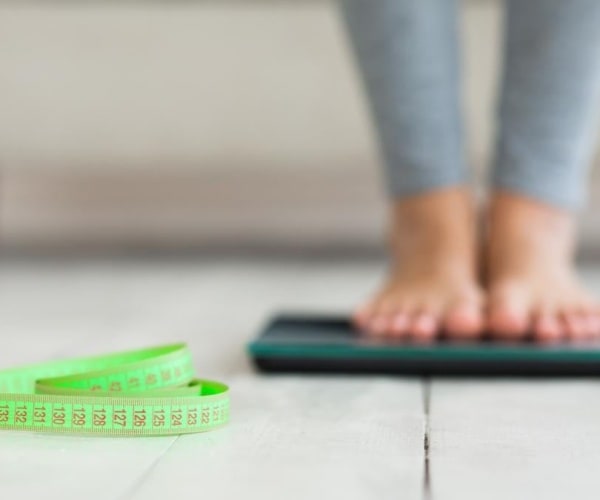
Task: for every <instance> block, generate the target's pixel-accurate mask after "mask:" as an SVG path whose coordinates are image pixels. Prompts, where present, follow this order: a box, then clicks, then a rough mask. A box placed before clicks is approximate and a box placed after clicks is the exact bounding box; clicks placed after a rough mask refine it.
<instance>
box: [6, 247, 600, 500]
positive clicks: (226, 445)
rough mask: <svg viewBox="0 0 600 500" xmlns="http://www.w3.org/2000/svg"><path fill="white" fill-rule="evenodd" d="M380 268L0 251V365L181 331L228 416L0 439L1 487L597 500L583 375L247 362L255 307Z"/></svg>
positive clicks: (597, 441)
mask: <svg viewBox="0 0 600 500" xmlns="http://www.w3.org/2000/svg"><path fill="white" fill-rule="evenodd" d="M380 274H381V266H380V265H378V264H377V263H369V262H352V261H340V260H332V261H313V262H309V261H304V262H293V261H269V260H266V259H263V260H254V261H241V260H230V259H224V258H223V259H213V260H204V261H193V260H189V259H188V260H183V261H175V260H168V261H165V260H140V261H135V260H120V261H110V260H96V261H69V260H66V259H65V260H62V261H37V262H32V261H21V262H14V261H13V262H11V261H5V262H2V263H0V321H1V325H2V339H3V344H2V349H1V350H0V365H2V366H10V365H15V364H19V363H25V362H33V361H37V360H43V359H51V358H57V357H62V356H69V355H80V354H90V353H102V352H107V351H112V350H115V349H124V348H131V347H138V346H144V345H149V344H155V343H161V342H168V341H171V340H179V339H181V340H185V341H187V342H189V344H190V345H191V347H192V349H193V351H194V355H195V359H196V365H197V368H198V372H199V373H200V374H202V375H204V376H208V377H218V378H220V379H224V380H226V381H227V382H229V383H230V384H231V387H232V401H233V411H232V422H231V424H230V425H229V426H228V427H227V428H225V429H223V430H220V431H216V432H213V433H208V434H202V435H192V436H183V437H179V438H154V439H152V438H148V439H100V438H93V439H92V438H71V437H64V436H46V435H30V434H13V433H3V434H0V485H1V487H2V498H19V499H20V498H25V499H28V498H44V497H47V496H48V495H50V494H51V496H52V498H62V499H80V498H89V499H96V498H97V499H103V500H105V499H125V498H135V499H165V498H173V495H174V494H180V495H181V496H184V495H185V497H187V498H204V497H206V498H211V499H220V498H224V499H230V498H231V499H238V498H246V499H250V500H252V499H261V500H271V499H281V498H286V499H309V498H311V499H312V498H345V499H387V498H389V499H392V498H402V499H412V498H435V499H454V498H456V499H481V498H493V499H495V498H511V499H514V498H516V499H520V498H523V499H529V498H544V499H546V498H557V499H558V498H565V497H567V496H569V497H571V498H577V499H580V498H590V499H592V498H597V496H598V491H600V478H598V474H597V473H596V472H595V469H596V466H597V463H598V460H600V403H598V401H600V383H599V382H596V381H593V380H582V381H537V382H524V381H516V380H512V381H493V380H492V381H475V380H460V381H459V380H444V381H440V380H433V381H431V382H430V383H427V382H424V381H421V380H419V379H402V378H390V377H352V378H342V377H314V376H313V377H306V378H303V377H298V376H285V377H283V376H281V377H267V376H260V375H257V374H255V373H253V371H252V368H251V366H250V364H249V363H248V361H247V359H246V357H245V354H244V351H243V346H244V343H245V342H246V341H247V340H249V339H250V338H251V337H252V336H253V335H254V334H255V332H256V331H257V329H258V328H259V326H260V324H261V323H262V322H263V321H264V320H265V319H266V317H267V316H268V315H269V314H270V313H271V312H273V311H276V310H279V309H313V310H327V311H346V310H348V309H349V308H350V307H351V306H352V305H353V304H354V303H356V302H357V301H358V300H359V299H360V298H361V297H362V296H363V295H364V294H365V293H367V292H368V290H370V289H371V288H372V287H373V286H374V285H375V283H376V282H377V281H378V279H379V277H380ZM586 276H587V277H588V279H589V280H590V281H591V282H592V284H593V283H600V280H598V277H600V275H599V274H598V273H593V272H588V273H587V274H586ZM426 402H428V403H429V404H428V405H427V404H425V403H426ZM426 437H427V442H428V449H426V448H427V447H426V446H425V441H426Z"/></svg>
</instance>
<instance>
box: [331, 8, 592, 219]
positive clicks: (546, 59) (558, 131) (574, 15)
mask: <svg viewBox="0 0 600 500" xmlns="http://www.w3.org/2000/svg"><path fill="white" fill-rule="evenodd" d="M340 1H341V5H342V11H343V13H344V17H345V18H346V20H347V25H348V30H349V32H350V35H351V39H352V41H353V44H354V47H355V50H356V54H357V57H358V61H359V66H360V68H361V70H362V74H363V75H364V80H365V82H366V88H367V91H368V94H369V97H370V102H371V108H372V111H373V115H374V117H375V122H376V125H377V129H378V132H379V136H380V139H381V144H382V150H383V154H384V158H385V161H386V164H387V166H388V168H387V172H388V184H389V187H390V193H391V195H392V196H394V197H402V196H406V195H410V194H416V193H419V192H423V191H428V190H432V189H436V188H442V187H447V186H452V185H457V184H461V183H463V182H465V179H466V176H467V171H468V169H467V162H466V160H465V155H464V147H463V131H462V123H461V122H462V120H461V113H460V82H459V80H460V78H459V47H458V45H459V44H458V37H457V24H458V23H457V10H458V5H457V1H456V0H340ZM505 3H506V29H505V35H506V42H505V57H504V59H505V61H504V75H503V84H502V91H501V97H500V105H499V133H498V141H497V146H496V152H495V159H494V168H493V185H494V187H496V188H499V189H505V190H510V191H513V192H517V193H521V194H524V195H526V196H529V197H533V198H536V199H539V200H542V201H544V202H546V203H550V204H553V205H557V206H560V207H565V208H575V207H577V206H578V205H579V204H580V203H581V202H582V201H583V194H584V183H585V182H584V181H585V172H586V167H587V164H588V163H589V156H590V153H591V151H592V146H593V139H594V138H595V135H596V129H595V127H594V124H595V115H596V113H595V111H596V107H597V104H598V103H599V102H598V101H599V97H600V0H505Z"/></svg>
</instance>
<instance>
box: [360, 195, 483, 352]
mask: <svg viewBox="0 0 600 500" xmlns="http://www.w3.org/2000/svg"><path fill="white" fill-rule="evenodd" d="M391 239H392V259H393V265H392V269H391V272H390V276H389V278H388V280H387V283H386V284H385V285H384V286H383V288H382V289H381V290H380V291H379V292H378V293H377V294H376V295H375V297H374V298H373V299H372V300H370V301H369V302H368V303H367V304H366V305H364V306H363V307H361V308H360V309H359V310H358V311H357V312H356V314H355V315H354V321H355V324H356V325H357V326H358V327H359V328H360V329H362V330H363V331H365V332H366V333H367V334H369V335H372V336H381V337H384V336H387V337H396V338H411V339H413V340H417V341H429V340H431V339H432V338H434V337H435V336H436V335H438V334H439V333H440V332H442V331H443V332H445V333H447V334H448V335H449V336H451V337H453V338H461V339H472V338H476V337H478V336H479V335H480V334H481V332H482V329H483V322H484V321H483V312H482V310H483V304H482V293H481V291H480V289H479V286H478V284H477V243H476V241H477V239H476V217H475V209H474V203H473V201H472V200H471V199H470V197H469V196H468V195H467V194H466V192H465V191H464V190H462V189H458V188H455V189H454V188H453V189H445V190H440V191H436V192H432V193H427V194H423V195H418V196H413V197H410V198H406V199H403V200H401V201H398V202H396V204H395V206H394V208H393V225H392V234H391Z"/></svg>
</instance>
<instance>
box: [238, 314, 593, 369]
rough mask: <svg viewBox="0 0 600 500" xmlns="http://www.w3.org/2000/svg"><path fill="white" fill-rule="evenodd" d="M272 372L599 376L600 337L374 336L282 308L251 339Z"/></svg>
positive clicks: (258, 359)
mask: <svg viewBox="0 0 600 500" xmlns="http://www.w3.org/2000/svg"><path fill="white" fill-rule="evenodd" d="M248 351H249V353H250V356H251V357H252V358H253V360H254V362H255V364H256V366H257V367H258V368H259V369H260V370H263V371H266V372H297V373H299V372H317V373H365V374H366V373H373V374H375V373H378V374H406V375H472V376H516V377H518V376H597V375H600V342H598V341H595V342H593V343H592V342H588V343H579V344H575V343H571V342H565V343H561V344H540V343H535V342H533V341H522V342H518V343H506V342H500V341H493V340H487V339H485V338H484V339H483V340H480V341H477V342H470V343H465V342H456V341H451V340H444V339H440V340H438V341H436V342H435V343H432V344H429V345H425V344H418V343H414V342H409V341H402V340H393V339H376V338H372V337H368V336H366V335H364V334H363V333H361V332H358V331H357V330H356V329H354V328H353V327H352V325H351V323H350V322H349V321H348V319H347V318H343V317H332V316H313V315H302V314H300V315H298V314H283V315H279V316H276V317H275V318H273V319H272V320H271V321H270V322H269V323H268V324H267V325H266V326H265V328H264V330H263V331H262V332H261V334H260V336H259V337H258V338H257V339H256V340H255V341H254V342H252V343H250V344H249V345H248Z"/></svg>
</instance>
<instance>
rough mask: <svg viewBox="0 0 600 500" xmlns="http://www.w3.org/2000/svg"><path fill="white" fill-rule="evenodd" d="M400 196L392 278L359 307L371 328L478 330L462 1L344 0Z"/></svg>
mask: <svg viewBox="0 0 600 500" xmlns="http://www.w3.org/2000/svg"><path fill="white" fill-rule="evenodd" d="M341 5H342V11H343V13H344V16H345V19H346V21H347V26H348V31H349V33H350V36H351V39H352V42H353V45H354V48H355V52H356V55H357V59H358V63H359V67H360V69H361V72H362V75H363V79H364V82H365V85H366V89H367V93H368V96H369V98H370V99H369V102H370V105H371V110H372V114H373V116H374V119H375V125H376V128H377V131H378V135H379V138H380V142H381V149H382V152H383V157H384V160H385V164H386V167H387V168H386V174H387V181H388V182H387V185H388V187H389V192H390V196H391V197H392V200H393V210H392V219H393V223H392V230H391V233H392V234H391V237H392V238H391V239H392V259H393V269H392V271H391V273H390V274H391V276H390V278H389V280H388V283H387V284H386V285H385V286H384V287H383V289H382V291H380V292H379V293H378V294H377V295H376V296H375V298H374V299H373V300H372V301H370V302H369V303H368V304H367V305H366V306H364V307H363V308H361V309H360V310H359V312H358V313H357V315H356V321H357V323H358V325H359V326H360V327H362V328H363V329H365V330H367V331H369V332H370V333H372V334H374V335H394V336H398V337H401V336H408V335H410V336H413V337H415V338H418V339H421V340H423V339H429V338H431V337H432V336H434V335H435V334H436V333H437V332H438V331H439V330H441V329H442V328H444V329H446V330H448V331H449V332H450V333H454V334H455V335H467V336H472V335H475V334H477V333H478V332H479V330H480V329H481V323H482V318H481V311H480V310H481V307H480V296H479V291H478V288H477V285H476V262H475V260H476V256H475V254H476V252H475V246H476V245H475V230H474V226H475V224H474V219H475V218H474V211H473V204H472V201H471V200H470V198H469V196H468V195H467V193H466V190H465V189H464V186H463V184H464V182H465V178H466V170H467V169H466V163H465V158H464V154H463V144H462V126H461V118H460V98H459V95H460V90H459V76H458V74H459V65H458V40H457V33H456V24H457V22H456V21H457V19H456V17H457V16H456V7H457V5H456V0H376V1H373V0H342V1H341Z"/></svg>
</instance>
